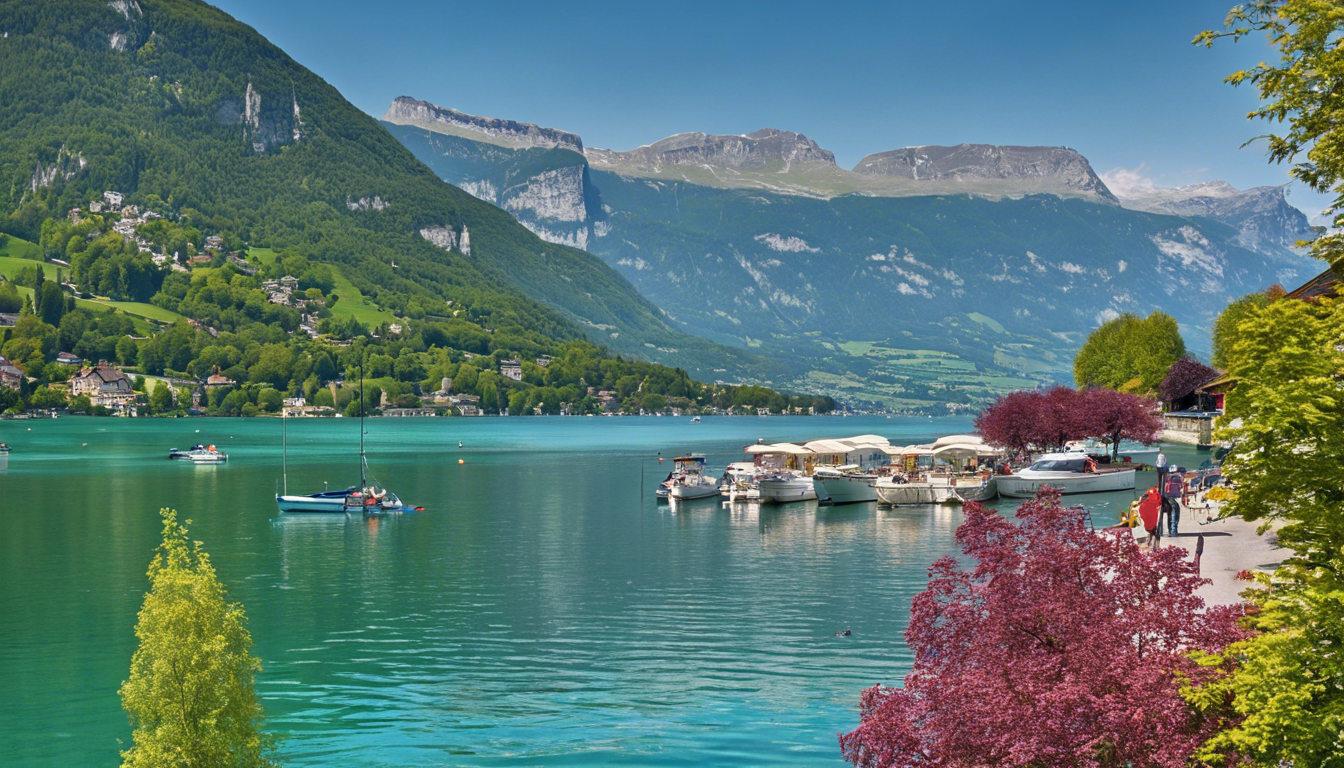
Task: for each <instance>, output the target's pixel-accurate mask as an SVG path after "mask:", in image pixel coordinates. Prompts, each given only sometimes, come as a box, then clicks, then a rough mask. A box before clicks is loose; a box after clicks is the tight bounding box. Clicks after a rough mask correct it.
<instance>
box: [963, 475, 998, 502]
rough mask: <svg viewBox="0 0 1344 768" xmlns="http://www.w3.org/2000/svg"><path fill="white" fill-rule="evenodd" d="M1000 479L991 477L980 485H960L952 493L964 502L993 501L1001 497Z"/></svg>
mask: <svg viewBox="0 0 1344 768" xmlns="http://www.w3.org/2000/svg"><path fill="white" fill-rule="evenodd" d="M998 486H999V479H998V478H997V477H991V478H989V479H988V480H986V481H984V482H983V483H980V484H978V485H967V484H962V483H958V484H957V485H956V486H954V487H953V489H952V491H953V493H955V494H956V495H957V498H959V499H961V500H962V501H991V500H993V499H994V498H997V497H998V495H999V488H998Z"/></svg>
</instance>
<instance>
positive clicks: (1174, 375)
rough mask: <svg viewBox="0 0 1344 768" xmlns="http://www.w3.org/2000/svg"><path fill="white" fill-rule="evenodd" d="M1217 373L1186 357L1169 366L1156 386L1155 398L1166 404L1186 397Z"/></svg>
mask: <svg viewBox="0 0 1344 768" xmlns="http://www.w3.org/2000/svg"><path fill="white" fill-rule="evenodd" d="M1217 375H1218V372H1217V371H1215V370H1214V369H1212V368H1210V367H1209V366H1207V365H1205V364H1203V363H1201V362H1199V361H1198V360H1196V359H1195V358H1193V357H1191V356H1189V355H1186V356H1185V357H1182V358H1181V359H1180V360H1177V361H1176V362H1174V363H1172V364H1171V368H1168V369H1167V375H1166V376H1163V377H1162V383H1161V384H1159V385H1157V396H1158V397H1159V398H1161V399H1162V400H1164V401H1166V402H1171V401H1173V400H1180V399H1181V398H1183V397H1188V396H1189V395H1191V394H1192V393H1194V391H1195V390H1196V389H1197V388H1199V386H1200V385H1202V384H1207V383H1208V382H1209V381H1211V380H1212V379H1213V377H1215V376H1217Z"/></svg>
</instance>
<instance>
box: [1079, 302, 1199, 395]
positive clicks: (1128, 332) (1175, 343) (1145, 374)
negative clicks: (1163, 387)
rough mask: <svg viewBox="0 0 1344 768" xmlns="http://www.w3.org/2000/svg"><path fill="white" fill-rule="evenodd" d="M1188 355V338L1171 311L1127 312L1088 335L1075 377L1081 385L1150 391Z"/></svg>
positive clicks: (1144, 392)
mask: <svg viewBox="0 0 1344 768" xmlns="http://www.w3.org/2000/svg"><path fill="white" fill-rule="evenodd" d="M1184 355H1185V341H1184V340H1183V339H1182V338H1181V332H1180V328H1179V327H1178V326H1177V324H1176V319H1175V318H1173V317H1172V316H1171V315H1168V314H1166V313H1164V312H1154V313H1152V314H1151V315H1149V316H1148V317H1146V318H1141V317H1139V316H1137V315H1132V314H1128V313H1126V314H1123V315H1121V316H1119V317H1117V318H1115V319H1114V320H1109V321H1107V322H1105V323H1103V324H1102V325H1101V326H1100V327H1098V328H1097V329H1096V330H1095V331H1093V332H1092V333H1091V335H1089V336H1088V337H1087V341H1086V342H1085V343H1084V344H1083V348H1082V349H1080V350H1079V351H1078V356H1077V357H1075V358H1074V361H1073V379H1074V382H1075V383H1076V384H1077V385H1078V386H1079V387H1106V388H1108V389H1117V390H1120V391H1122V392H1134V393H1139V394H1149V393H1152V392H1154V391H1156V389H1157V387H1158V385H1159V384H1161V383H1162V379H1163V377H1165V376H1166V375H1167V370H1168V369H1170V368H1171V366H1172V364H1173V363H1175V362H1176V361H1177V360H1180V359H1181V358H1182V357H1183V356H1184Z"/></svg>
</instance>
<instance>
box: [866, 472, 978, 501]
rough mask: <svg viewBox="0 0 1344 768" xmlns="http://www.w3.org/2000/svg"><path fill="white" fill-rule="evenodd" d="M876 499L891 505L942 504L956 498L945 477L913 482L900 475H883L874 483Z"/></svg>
mask: <svg viewBox="0 0 1344 768" xmlns="http://www.w3.org/2000/svg"><path fill="white" fill-rule="evenodd" d="M873 490H874V491H876V492H877V501H878V503H880V504H886V505H888V506H892V507H915V506H923V505H925V504H943V503H945V502H948V501H952V500H953V499H954V498H957V496H956V494H955V493H954V491H953V487H952V484H951V483H950V482H948V480H947V479H946V478H941V479H939V478H935V479H920V480H915V481H913V482H907V481H904V478H900V477H883V478H880V479H878V481H877V482H876V483H875V484H874V486H873Z"/></svg>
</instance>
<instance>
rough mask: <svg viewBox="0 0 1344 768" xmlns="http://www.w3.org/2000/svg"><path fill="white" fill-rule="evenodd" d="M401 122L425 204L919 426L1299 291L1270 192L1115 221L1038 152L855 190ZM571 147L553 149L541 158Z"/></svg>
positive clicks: (884, 177) (823, 181)
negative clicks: (1243, 303)
mask: <svg viewBox="0 0 1344 768" xmlns="http://www.w3.org/2000/svg"><path fill="white" fill-rule="evenodd" d="M440 109H441V108H439V107H434V106H432V105H427V104H426V103H425V102H421V101H415V100H413V99H409V98H405V97H402V98H398V99H397V100H395V101H394V102H393V103H392V105H391V106H390V107H389V109H388V110H387V112H386V113H385V114H384V116H383V124H384V126H385V127H386V128H387V129H388V130H389V131H391V132H392V133H393V135H394V136H396V137H397V138H398V139H399V140H400V141H401V142H402V143H403V144H405V145H406V146H407V147H408V148H409V149H411V151H412V152H413V153H415V155H416V156H417V157H418V158H419V159H420V160H421V161H422V162H424V163H425V164H426V165H428V166H429V167H430V168H432V169H433V170H434V171H435V172H436V173H438V174H439V175H440V176H441V177H442V178H444V179H445V180H447V181H449V182H451V183H453V184H456V185H459V186H461V187H462V188H464V189H467V190H468V191H471V192H472V193H473V194H476V195H478V196H480V197H481V198H482V199H484V200H487V201H488V202H491V203H494V204H496V205H499V206H501V207H503V208H504V209H506V210H509V211H510V212H512V213H513V214H514V215H515V216H516V217H517V218H518V220H519V221H520V222H521V223H523V224H524V226H526V227H528V228H529V229H531V230H532V231H534V232H536V233H537V234H538V235H540V236H541V237H543V238H545V239H548V240H551V241H553V242H563V243H566V244H568V245H572V246H574V247H577V248H584V249H586V250H588V251H589V252H591V253H593V254H595V255H598V256H600V257H602V258H603V259H604V260H605V261H606V262H607V263H608V264H609V265H611V266H613V267H614V268H616V269H617V270H619V271H620V272H621V273H622V274H623V275H625V276H626V277H627V278H629V279H630V281H631V282H632V283H633V284H634V285H635V286H636V287H638V288H639V289H640V291H641V292H642V293H643V294H644V295H645V296H647V297H648V298H649V299H650V300H651V301H653V302H654V303H655V304H657V305H658V306H660V307H661V308H662V309H663V310H665V311H666V313H667V317H668V318H669V319H670V320H672V321H673V322H675V323H676V324H678V325H679V326H680V327H682V328H685V329H686V330H688V331H691V332H693V333H697V334H701V335H704V336H707V337H709V338H711V339H713V340H715V341H718V342H722V343H724V344H728V345H735V346H739V347H743V348H746V349H752V350H759V351H762V352H764V353H766V354H767V355H768V356H774V355H788V356H796V357H800V358H801V359H802V360H803V361H804V369H803V370H799V371H798V372H797V373H796V374H795V375H794V377H793V378H792V379H791V381H790V383H791V384H792V385H796V386H799V387H802V388H805V389H812V390H816V391H829V392H837V391H838V392H839V393H840V394H842V395H847V396H848V397H850V398H855V399H863V398H870V399H873V400H877V401H881V402H885V403H887V404H892V405H902V406H905V405H916V404H920V403H925V404H926V403H928V402H929V401H940V402H953V403H956V402H968V403H969V402H977V401H979V400H982V399H983V398H984V397H987V396H989V395H992V394H993V393H995V392H996V391H1001V390H1002V389H1003V388H1005V387H1012V386H1030V385H1032V384H1033V383H1035V382H1036V381H1039V380H1041V379H1043V378H1050V377H1055V378H1065V379H1066V378H1067V376H1068V368H1069V362H1070V361H1071V359H1072V353H1073V351H1074V350H1075V349H1076V348H1077V346H1078V345H1079V344H1080V343H1081V341H1082V339H1083V338H1084V337H1085V335H1086V333H1087V332H1088V331H1089V330H1090V329H1091V328H1093V327H1095V326H1096V325H1097V324H1098V323H1100V322H1102V321H1104V320H1106V319H1107V318H1109V317H1113V316H1116V315H1117V314H1119V313H1122V312H1136V313H1140V314H1146V313H1147V312H1150V311H1152V310H1154V309H1162V310H1164V311H1168V312H1170V313H1172V314H1173V315H1175V316H1176V317H1177V319H1178V320H1179V321H1180V322H1181V325H1182V329H1183V332H1184V333H1185V336H1186V338H1187V341H1188V343H1189V344H1190V346H1191V348H1192V349H1194V350H1196V351H1200V350H1207V348H1208V344H1209V333H1210V328H1211V323H1212V320H1213V318H1214V317H1215V316H1216V314H1217V313H1218V312H1219V311H1220V310H1221V309H1222V307H1223V306H1225V305H1226V304H1227V302H1228V301H1229V300H1231V299H1233V298H1236V297H1238V296H1240V295H1243V294H1245V293H1249V292H1252V291H1256V290H1260V289H1262V288H1264V287H1266V286H1268V285H1270V284H1272V283H1274V282H1284V283H1290V282H1292V281H1294V280H1297V279H1301V278H1305V277H1307V276H1309V275H1310V274H1314V272H1315V271H1317V267H1316V265H1315V264H1314V262H1312V261H1311V260H1309V259H1306V258H1305V257H1303V256H1301V255H1299V254H1298V253H1296V252H1294V251H1293V250H1292V247H1291V246H1292V244H1293V243H1294V242H1296V241H1297V240H1299V239H1303V238H1310V237H1311V236H1312V230H1311V228H1310V227H1309V225H1308V224H1307V220H1306V217H1305V216H1304V215H1303V214H1302V213H1301V212H1300V211H1298V210H1297V209H1296V208H1293V207H1292V206H1291V205H1289V204H1288V203H1287V201H1286V199H1285V198H1284V196H1283V190H1282V189H1280V188H1261V189H1256V190H1247V191H1244V192H1241V191H1237V190H1234V189H1232V188H1231V187H1230V186H1228V185H1225V184H1222V183H1221V182H1215V183H1212V184H1209V185H1199V186H1197V187H1189V188H1181V189H1176V190H1153V194H1151V195H1149V196H1147V197H1145V198H1142V199H1122V198H1120V197H1117V196H1116V195H1115V194H1114V193H1113V192H1112V191H1111V190H1110V189H1109V188H1108V187H1107V186H1106V184H1105V182H1104V181H1103V180H1102V179H1101V178H1100V177H1099V176H1098V175H1097V174H1096V173H1095V172H1094V171H1093V169H1092V167H1091V164H1090V163H1089V162H1088V161H1087V160H1086V158H1084V157H1083V156H1082V155H1080V154H1079V153H1078V152H1076V151H1074V150H1072V149H1067V148H1058V147H997V146H990V145H972V144H963V145H959V146H955V147H932V146H924V147H910V148H904V149H897V150H891V151H884V152H878V153H875V154H871V155H869V156H867V157H865V158H863V160H861V161H860V162H859V163H858V164H857V165H856V166H855V168H854V170H843V169H841V168H840V167H839V166H837V165H836V163H835V159H834V155H833V154H832V153H830V152H829V151H827V150H825V149H824V148H822V147H820V146H819V145H817V143H816V142H814V141H812V140H811V139H808V138H807V137H806V136H803V135H802V134H798V133H795V132H791V131H782V130H775V129H763V130H760V131H755V132H752V133H748V134H745V135H741V136H714V135H709V134H703V133H686V134H678V135H675V136H672V137H669V138H666V139H663V140H660V141H657V142H654V143H652V144H648V145H645V146H642V147H639V148H637V149H634V150H629V151H622V152H615V151H611V150H606V149H598V148H593V147H589V146H585V145H584V144H583V143H582V141H581V139H579V137H577V136H576V135H574V134H571V133H565V132H563V131H551V130H550V129H541V128H539V127H537V126H527V127H522V124H513V125H517V126H519V127H518V128H516V129H514V130H513V131H512V132H511V133H510V135H509V137H508V138H507V140H505V139H502V138H500V137H497V135H495V134H491V133H487V132H484V131H473V130H472V129H471V128H470V127H469V126H471V125H476V124H493V123H491V122H490V121H491V119H489V118H470V117H469V116H463V113H460V112H453V111H451V110H444V111H443V112H444V114H451V115H455V116H460V117H454V118H452V120H453V123H452V128H451V130H436V128H435V125H436V122H435V121H427V120H424V119H418V120H412V119H410V115H412V114H418V115H425V114H436V110H440ZM558 136H565V137H572V138H568V139H567V140H566V145H565V146H561V145H560V144H559V143H558V140H557V139H556V138H555V137H558Z"/></svg>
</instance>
